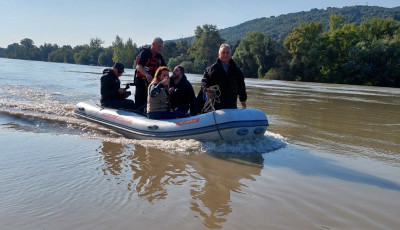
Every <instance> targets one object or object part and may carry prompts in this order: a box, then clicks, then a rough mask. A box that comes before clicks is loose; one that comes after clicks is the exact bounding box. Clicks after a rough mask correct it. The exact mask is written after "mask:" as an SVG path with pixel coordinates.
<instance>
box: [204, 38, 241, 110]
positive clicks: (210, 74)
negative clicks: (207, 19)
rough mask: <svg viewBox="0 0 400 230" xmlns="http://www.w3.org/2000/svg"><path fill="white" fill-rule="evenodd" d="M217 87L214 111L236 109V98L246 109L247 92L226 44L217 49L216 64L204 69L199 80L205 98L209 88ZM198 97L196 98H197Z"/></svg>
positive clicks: (208, 95) (239, 71) (208, 93)
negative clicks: (218, 95) (217, 94)
mask: <svg viewBox="0 0 400 230" xmlns="http://www.w3.org/2000/svg"><path fill="white" fill-rule="evenodd" d="M215 85H218V86H219V90H220V92H221V93H220V97H219V101H218V100H217V101H216V102H215V105H214V107H215V109H216V110H217V109H237V98H238V96H239V100H240V103H241V105H242V108H246V107H247V105H246V100H247V92H246V85H245V83H244V76H243V73H242V71H241V70H240V69H239V68H238V67H237V66H236V63H235V62H234V61H233V59H232V53H231V48H230V46H229V45H228V44H222V45H221V46H220V48H219V52H218V59H217V62H216V63H214V64H213V65H211V66H209V67H207V68H206V70H205V72H204V76H203V78H202V80H201V89H202V90H203V92H200V93H199V96H200V95H201V94H202V93H204V94H206V95H207V97H210V95H211V94H210V92H209V91H207V89H208V88H209V87H211V86H215ZM199 96H198V97H199Z"/></svg>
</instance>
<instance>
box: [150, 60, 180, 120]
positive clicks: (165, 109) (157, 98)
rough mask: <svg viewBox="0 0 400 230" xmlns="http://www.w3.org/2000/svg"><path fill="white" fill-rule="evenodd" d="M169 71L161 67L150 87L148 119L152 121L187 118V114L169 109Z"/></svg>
mask: <svg viewBox="0 0 400 230" xmlns="http://www.w3.org/2000/svg"><path fill="white" fill-rule="evenodd" d="M169 84H170V77H169V69H168V67H166V66H161V67H160V68H158V69H157V71H156V74H155V76H154V79H153V80H152V81H151V83H150V85H149V95H148V98H147V117H148V118H150V119H174V118H182V117H187V114H186V113H181V112H179V111H171V110H170V107H169V90H168V89H169V87H168V85H169Z"/></svg>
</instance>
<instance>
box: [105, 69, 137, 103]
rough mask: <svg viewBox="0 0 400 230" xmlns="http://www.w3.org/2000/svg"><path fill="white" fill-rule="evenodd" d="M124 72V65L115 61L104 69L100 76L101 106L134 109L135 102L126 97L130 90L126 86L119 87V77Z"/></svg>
mask: <svg viewBox="0 0 400 230" xmlns="http://www.w3.org/2000/svg"><path fill="white" fill-rule="evenodd" d="M122 73H124V65H123V64H122V63H119V62H117V63H115V64H114V66H113V67H112V68H108V69H104V70H103V76H101V78H100V83H101V88H100V93H101V99H100V103H101V106H104V107H110V108H114V109H119V108H124V109H135V102H134V101H132V100H130V99H126V98H127V97H129V95H130V92H128V91H126V90H127V89H126V88H121V81H120V80H119V77H120V76H121V75H122Z"/></svg>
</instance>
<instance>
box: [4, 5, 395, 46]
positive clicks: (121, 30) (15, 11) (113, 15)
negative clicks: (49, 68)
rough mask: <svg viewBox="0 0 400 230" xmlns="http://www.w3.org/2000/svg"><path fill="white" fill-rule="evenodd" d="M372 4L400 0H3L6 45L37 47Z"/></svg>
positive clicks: (173, 33)
mask: <svg viewBox="0 0 400 230" xmlns="http://www.w3.org/2000/svg"><path fill="white" fill-rule="evenodd" d="M354 5H369V6H382V7H388V8H392V7H397V6H400V2H399V1H398V0H368V1H366V0H364V1H359V0H326V1H325V0H306V1H299V0H250V1H243V0H198V1H192V0H163V1H159V0H147V1H143V0H141V1H139V0H92V1H89V0H13V1H10V0H0V9H1V10H0V18H1V21H0V31H1V35H0V47H2V48H6V47H7V46H8V45H9V44H12V43H14V42H17V43H19V42H20V41H21V40H22V39H24V38H30V39H32V40H33V42H34V44H35V45H36V46H40V45H43V44H44V43H45V42H46V43H51V44H58V45H59V46H62V45H71V46H72V47H74V46H76V45H83V44H89V42H90V39H91V38H96V37H97V38H100V39H102V40H103V41H104V46H109V45H111V44H112V42H113V41H114V40H115V37H116V36H117V35H118V36H120V37H121V38H122V39H123V40H124V41H126V40H127V39H128V38H131V39H132V40H133V42H134V43H136V44H137V45H139V46H140V45H144V44H150V43H151V41H152V40H153V38H154V37H156V36H160V37H162V38H163V39H164V40H170V39H176V38H183V37H189V36H193V35H194V30H195V29H196V27H197V26H202V25H204V24H212V25H216V26H217V28H218V29H224V28H227V27H231V26H235V25H238V24H240V23H243V22H245V21H248V20H252V19H256V18H262V17H270V16H279V15H281V14H288V13H294V12H299V11H309V10H311V9H313V8H317V9H326V8H327V7H340V8H341V7H344V6H354Z"/></svg>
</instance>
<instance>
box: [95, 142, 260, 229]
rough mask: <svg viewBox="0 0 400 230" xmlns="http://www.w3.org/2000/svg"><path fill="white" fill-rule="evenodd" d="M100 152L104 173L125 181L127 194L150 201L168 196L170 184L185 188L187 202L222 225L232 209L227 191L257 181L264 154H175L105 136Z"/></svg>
mask: <svg viewBox="0 0 400 230" xmlns="http://www.w3.org/2000/svg"><path fill="white" fill-rule="evenodd" d="M99 152H100V154H101V155H102V156H103V160H104V165H103V166H102V171H103V172H104V175H105V176H109V177H110V178H109V180H115V181H116V183H118V184H123V185H124V186H126V188H127V191H128V194H129V196H131V197H132V196H135V195H136V196H138V197H139V198H144V199H146V200H147V201H148V202H150V203H153V204H154V203H155V202H157V201H159V200H163V199H166V198H167V196H168V187H169V186H171V185H173V186H182V187H185V188H189V193H190V194H188V195H190V197H191V201H189V203H190V207H189V208H190V210H192V211H193V212H194V214H193V216H194V217H196V218H198V219H199V220H200V221H202V223H203V224H204V225H205V226H207V227H208V228H221V227H222V225H221V224H222V223H224V222H225V221H226V220H227V219H226V218H227V215H228V214H229V213H231V212H232V208H231V204H230V203H231V194H232V193H240V192H241V190H242V186H244V184H242V183H241V180H243V179H247V180H250V181H255V180H256V179H255V176H259V175H260V172H261V170H262V168H263V157H262V154H254V155H253V156H251V155H252V154H247V155H240V154H221V153H210V154H205V153H198V154H196V153H191V154H188V155H186V154H173V153H167V152H164V151H162V150H158V149H154V148H147V147H143V146H140V145H137V146H135V148H134V149H131V148H130V147H129V146H126V145H122V144H117V143H112V142H103V145H102V146H101V147H100V148H99ZM241 156H242V157H241ZM182 203H184V202H182Z"/></svg>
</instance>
